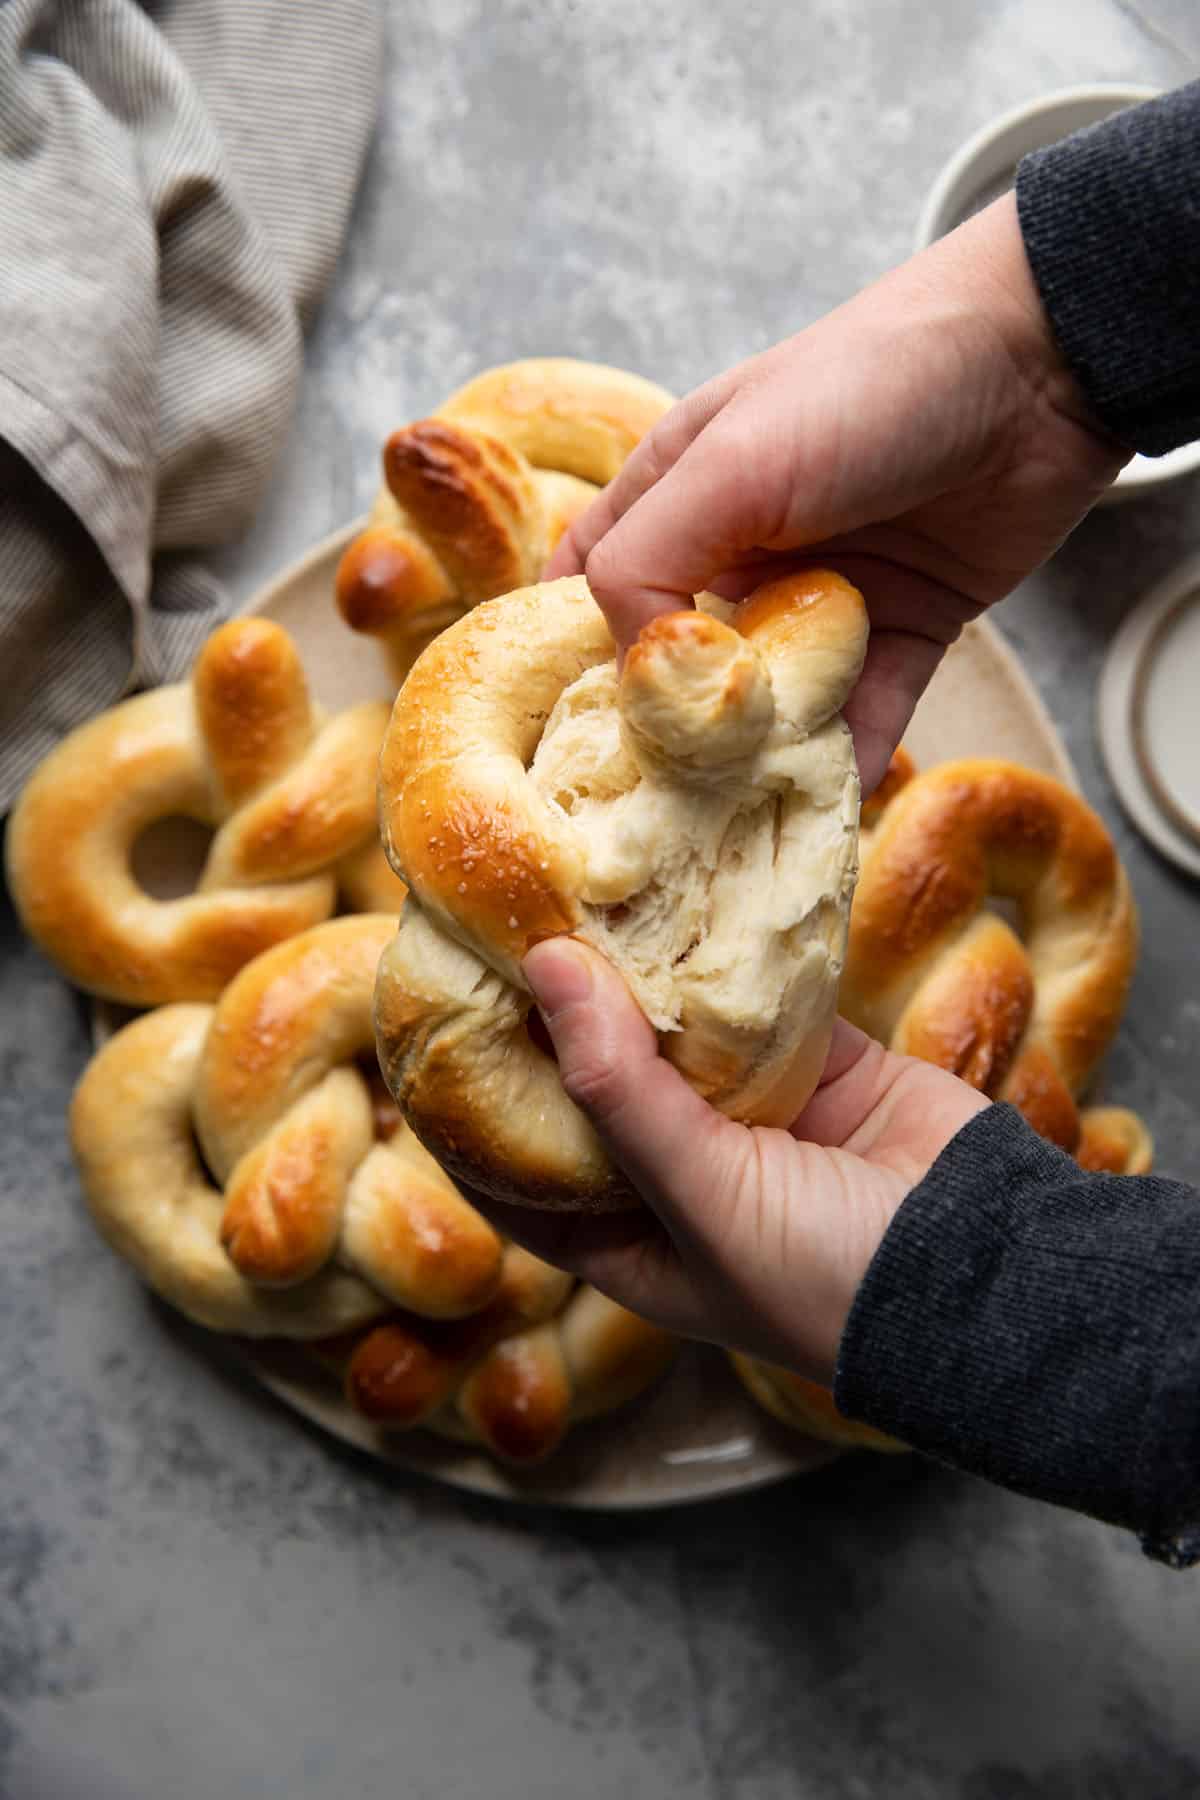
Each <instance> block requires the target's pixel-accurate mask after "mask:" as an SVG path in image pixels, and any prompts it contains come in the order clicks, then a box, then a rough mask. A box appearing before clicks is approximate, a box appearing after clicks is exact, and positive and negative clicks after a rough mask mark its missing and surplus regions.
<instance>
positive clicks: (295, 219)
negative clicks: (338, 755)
mask: <svg viewBox="0 0 1200 1800" xmlns="http://www.w3.org/2000/svg"><path fill="white" fill-rule="evenodd" d="M379 66H380V42H379V23H378V19H377V16H376V7H375V4H374V0H319V3H316V0H314V3H313V4H308V3H307V0H149V3H148V4H146V5H144V6H141V5H138V4H136V3H135V0H2V3H0V812H3V811H6V810H7V808H8V806H9V805H10V803H11V801H12V799H13V798H14V796H15V794H16V793H17V791H18V789H19V787H20V785H21V783H22V781H23V780H24V778H25V776H26V775H27V774H28V773H29V771H30V769H31V768H32V767H33V765H34V763H35V762H36V761H37V760H38V759H39V758H40V757H41V756H43V755H44V754H45V752H46V751H47V750H48V749H49V748H50V747H51V745H52V744H53V743H54V742H55V741H56V739H57V738H59V737H60V736H61V735H62V734H63V733H64V732H65V731H68V730H69V729H70V728H71V727H72V726H73V725H76V724H78V723H79V721H80V720H81V719H83V718H85V717H86V716H87V715H88V714H90V713H93V712H95V711H97V710H98V709H99V708H101V707H103V706H107V705H110V704H111V703H112V702H113V701H114V700H116V699H118V698H119V696H120V695H121V694H122V693H124V692H125V691H127V690H128V689H129V688H130V687H132V686H140V685H145V684H148V683H152V682H157V681H162V680H167V679H170V678H172V677H173V676H176V675H178V674H179V673H181V672H182V670H183V669H184V668H185V667H186V666H187V664H188V662H189V661H190V659H191V657H192V655H193V654H194V652H195V650H196V647H197V645H198V644H199V642H200V641H201V639H202V638H203V637H204V636H205V635H206V634H207V632H208V631H209V630H211V628H212V626H213V625H214V624H215V623H216V622H217V620H218V619H219V618H220V616H221V613H222V610H223V597H222V594H221V591H220V587H219V584H218V583H217V582H216V581H215V579H214V578H213V577H212V576H211V575H210V574H209V573H208V571H207V570H206V569H205V567H204V564H203V560H202V553H203V552H204V551H205V550H206V549H210V548H212V547H214V546H216V545H218V544H221V543H225V542H227V541H229V540H230V539H231V538H233V537H235V536H236V535H237V534H238V533H239V532H240V531H242V530H243V529H244V528H245V526H246V525H247V523H248V522H249V520H250V518H251V517H252V515H253V513H254V510H255V507H256V506H257V505H258V503H259V501H260V499H261V498H262V495H263V491H264V488H265V486H266V483H267V481H268V478H269V476H270V473H271V468H272V464H273V462H274V460H275V457H276V455H277V453H278V452H279V450H280V449H281V447H282V444H283V441H284V439H285V436H286V433H287V429H288V424H289V420H290V418H291V414H292V409H293V404H294V401H295V397H296V389H297V384H298V381H299V376H300V367H301V332H302V330H303V328H304V326H305V323H306V321H307V319H308V318H309V316H310V315H311V313H312V311H313V309H314V307H315V305H316V302H317V300H318V298H319V296H320V294H321V292H322V290H323V288H324V286H325V284H326V282H327V281H328V278H329V275H330V271H331V270H332V268H333V264H334V261H335V259H336V257H337V253H338V248H339V245H340V242H341V237H342V232H343V229H344V227H345V223H346V218H347V215H348V213H349V209H350V203H351V200H352V197H353V193H354V188H355V185H356V182H357V179H358V174H359V170H360V167H361V163H362V158H363V152H364V150H365V147H366V143H367V140H368V137H369V135H370V130H371V126H372V123H373V119H374V113H375V101H376V87H377V82H378V71H379Z"/></svg>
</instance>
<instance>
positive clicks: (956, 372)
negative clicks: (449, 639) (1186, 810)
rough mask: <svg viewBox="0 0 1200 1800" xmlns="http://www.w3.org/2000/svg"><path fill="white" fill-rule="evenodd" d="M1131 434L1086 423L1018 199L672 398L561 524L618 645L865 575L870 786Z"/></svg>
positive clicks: (865, 727) (554, 567)
mask: <svg viewBox="0 0 1200 1800" xmlns="http://www.w3.org/2000/svg"><path fill="white" fill-rule="evenodd" d="M1129 454H1130V453H1129V451H1127V450H1126V449H1124V448H1123V447H1122V446H1121V445H1119V444H1117V443H1115V442H1114V441H1113V440H1112V439H1111V438H1109V437H1107V436H1106V435H1105V434H1104V433H1103V432H1102V431H1101V429H1100V428H1099V427H1098V426H1097V425H1096V424H1095V423H1094V422H1093V421H1091V420H1090V419H1089V417H1088V414H1087V410H1086V406H1085V403H1084V401H1083V399H1082V396H1081V394H1080V392H1079V390H1078V389H1077V388H1076V386H1075V383H1074V381H1073V379H1072V377H1071V376H1070V374H1069V372H1068V370H1067V369H1066V367H1065V365H1064V364H1063V363H1062V361H1061V359H1060V357H1059V354H1058V351H1057V349H1056V347H1055V344H1054V341H1053V338H1052V336H1051V333H1050V329H1049V326H1048V323H1047V320H1046V316H1045V313H1044V312H1043V309H1042V305H1041V302H1040V300H1039V298H1038V293H1037V288H1036V286H1035V283H1034V280H1033V276H1032V273H1031V271H1030V269H1029V265H1028V262H1027V260H1026V256H1025V250H1024V246H1023V243H1022V240H1021V232H1020V227H1019V224H1018V222H1017V213H1016V202H1015V200H1014V198H1013V196H1012V195H1011V194H1010V195H1007V196H1005V197H1004V198H1003V199H1002V200H998V201H996V202H995V203H994V204H993V205H992V206H990V207H988V208H987V209H986V210H985V211H984V212H982V213H980V214H978V215H977V216H976V217H975V218H973V219H971V220H969V221H968V222H967V223H966V224H965V225H962V226H960V227H959V229H958V230H957V231H955V232H952V233H951V234H950V235H949V236H948V237H946V238H943V239H941V240H940V241H939V242H938V243H936V244H934V245H933V246H932V247H931V248H930V249H928V250H926V251H923V252H922V253H921V254H920V255H919V256H916V257H913V258H912V260H911V261H909V262H907V263H905V264H903V265H902V266H901V267H900V268H898V269H895V270H893V271H892V272H891V273H890V274H889V275H886V276H884V278H883V279H882V280H881V281H878V282H876V283H875V284H874V285H873V286H871V287H869V288H866V289H865V290H864V291H863V292H862V293H861V294H859V295H857V296H856V298H855V299H853V300H851V301H849V302H848V303H847V304H846V305H845V306H841V307H839V308H838V309H837V310H836V311H835V312H832V313H830V314H829V315H828V316H827V317H826V318H824V319H821V320H819V321H818V322H817V323H816V324H815V325H813V326H811V327H810V328H809V329H808V330H806V331H802V332H800V333H799V334H798V335H797V336H795V337H793V338H789V339H787V340H786V341H785V342H784V343H782V344H778V345H776V346H775V347H774V348H773V349H771V350H768V351H766V352H764V353H763V354H762V355H760V356H755V357H752V358H751V359H750V360H749V361H748V362H745V363H742V364H740V365H739V366H738V367H737V368H734V369H731V370H729V371H728V372H727V373H726V374H724V375H721V376H718V377H717V378H716V379H715V380H713V381H710V382H708V383H706V384H705V385H704V386H703V387H700V388H697V389H696V390H695V392H694V393H692V394H690V395H688V396H687V398H686V399H684V400H683V401H681V402H680V403H679V405H678V406H676V407H674V408H673V409H672V410H671V411H670V412H669V413H667V414H666V415H665V416H664V418H663V419H662V420H660V422H659V423H658V425H656V426H655V428H654V429H653V430H652V431H651V432H650V433H649V435H648V436H647V437H646V438H645V439H644V440H643V442H642V443H641V444H640V445H639V446H638V448H637V449H636V450H635V451H634V453H633V455H632V456H631V457H630V458H629V460H628V462H627V463H626V464H625V467H624V468H623V469H622V471H621V473H620V474H619V475H618V476H617V478H616V480H615V481H614V482H612V484H611V485H610V486H609V487H608V488H606V489H605V491H604V492H603V493H602V494H601V495H600V496H599V498H598V499H597V500H596V501H595V502H594V503H593V505H592V506H591V507H590V508H589V509H588V510H587V512H585V513H584V514H583V516H582V517H581V518H580V519H579V520H578V521H577V522H576V523H575V525H574V526H573V527H572V528H571V529H570V530H569V531H568V533H567V534H566V536H565V537H564V539H563V540H562V542H561V543H560V545H559V547H558V550H557V551H556V553H555V555H554V557H553V558H552V560H551V562H550V564H549V566H548V568H547V575H548V577H555V576H559V575H573V574H579V573H584V574H586V576H587V579H588V582H589V584H590V586H591V589H592V592H593V593H594V594H595V596H596V599H597V600H598V601H599V603H600V605H601V607H602V608H603V609H604V612H605V614H606V616H607V618H608V621H609V624H610V625H611V627H612V630H613V635H614V636H615V638H616V639H617V643H618V646H619V647H620V648H621V649H622V650H623V649H624V648H625V647H626V646H627V645H628V644H630V643H631V642H632V641H633V639H634V637H636V635H637V633H638V631H639V630H640V628H641V627H642V625H644V624H645V623H646V622H647V621H648V620H649V619H651V618H653V617H654V616H655V615H656V614H658V613H661V612H666V611H670V610H672V609H675V608H678V607H679V606H683V605H687V604H689V603H690V600H691V596H692V595H693V594H696V593H699V592H700V591H701V590H702V589H705V588H709V589H712V590H713V591H715V592H717V593H721V594H723V595H725V597H726V598H729V599H740V598H741V597H742V596H743V595H744V594H746V593H748V592H749V591H750V589H751V588H753V587H756V586H757V585H758V584H759V583H760V582H762V581H764V580H767V579H768V578H769V577H771V576H772V575H775V574H779V573H782V571H783V568H784V567H786V566H788V565H789V564H794V563H795V562H796V561H797V560H798V553H804V554H805V556H808V555H810V554H815V555H819V557H820V560H821V562H822V563H827V564H830V565H831V566H832V567H834V568H837V569H840V570H841V571H842V572H843V573H844V574H845V575H846V576H847V577H848V578H849V579H850V580H851V581H853V582H854V583H855V585H856V586H858V587H859V588H861V590H862V592H863V594H864V596H865V598H866V601H867V607H868V611H869V613H870V617H871V625H872V635H871V644H870V649H869V651H868V654H867V662H866V666H865V668H864V670H863V674H862V677H861V679H860V681H859V683H858V686H857V688H856V689H855V692H854V694H853V695H852V696H851V699H850V702H849V704H848V706H847V708H846V718H847V720H848V722H849V724H850V726H851V729H852V731H853V733H854V738H855V748H856V750H857V753H858V760H859V768H860V772H861V775H862V780H863V790H864V792H865V793H870V792H871V790H872V789H873V788H874V786H875V784H876V783H877V782H878V780H879V779H880V777H881V776H882V774H883V772H884V769H885V768H886V767H887V763H888V758H889V757H890V755H891V753H892V751H893V750H894V749H895V747H896V745H897V743H898V742H899V740H900V737H901V734H902V732H903V730H904V728H905V726H906V724H907V723H908V719H909V716H910V714H911V712H912V709H913V707H914V705H915V704H916V701H917V699H918V698H919V696H920V694H921V692H922V691H923V689H924V687H925V685H926V683H927V682H928V680H929V678H930V676H931V675H932V674H933V671H934V669H935V668H936V667H937V664H938V662H939V660H940V658H941V656H942V653H943V651H944V650H945V648H946V646H947V645H948V644H950V643H951V642H953V640H954V638H955V637H956V636H957V635H958V632H959V631H960V629H961V627H962V626H963V624H964V623H965V622H966V621H967V620H968V619H970V618H973V617H974V616H975V615H976V614H977V613H978V612H980V611H981V610H982V609H983V608H984V607H986V606H989V605H991V603H992V602H993V601H996V600H999V599H1000V598H1002V596H1003V595H1005V594H1007V593H1009V592H1010V591H1011V590H1012V589H1013V588H1014V587H1015V586H1016V585H1017V583H1018V582H1019V581H1021V580H1022V578H1023V577H1024V576H1026V575H1027V574H1028V573H1029V572H1030V570H1031V569H1033V568H1035V567H1036V566H1037V565H1038V564H1039V563H1040V562H1042V561H1044V559H1045V558H1046V557H1047V556H1049V555H1050V554H1051V552H1052V551H1053V550H1054V549H1055V548H1056V547H1057V545H1058V544H1059V543H1061V541H1062V539H1063V538H1064V537H1065V536H1066V535H1067V533H1068V532H1069V531H1070V530H1071V528H1072V527H1073V526H1074V525H1075V524H1076V523H1077V521H1078V520H1079V519H1080V518H1081V517H1082V516H1083V514H1084V513H1085V512H1086V511H1087V509H1088V508H1089V507H1090V506H1091V505H1092V504H1093V502H1094V501H1095V500H1096V499H1097V498H1098V496H1099V495H1100V494H1101V493H1102V492H1103V490H1104V489H1105V488H1106V487H1107V486H1108V485H1109V483H1110V482H1111V481H1112V479H1113V477H1114V476H1115V475H1116V474H1117V472H1118V470H1119V469H1120V467H1121V465H1122V463H1123V462H1125V461H1126V460H1127V459H1128V456H1129Z"/></svg>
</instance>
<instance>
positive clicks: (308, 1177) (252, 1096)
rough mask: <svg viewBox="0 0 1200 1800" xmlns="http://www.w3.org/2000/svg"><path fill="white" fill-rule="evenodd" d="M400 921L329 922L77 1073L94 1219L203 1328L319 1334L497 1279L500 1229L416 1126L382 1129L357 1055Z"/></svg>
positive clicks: (77, 1143) (79, 1133) (423, 1309)
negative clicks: (379, 970) (450, 1176)
mask: <svg viewBox="0 0 1200 1800" xmlns="http://www.w3.org/2000/svg"><path fill="white" fill-rule="evenodd" d="M393 929H394V920H393V919H392V918H390V917H372V916H363V917H351V918H344V919H334V920H331V921H329V922H328V923H326V924H322V925H318V926H316V927H314V928H313V929H312V930H310V931H307V932H304V933H302V934H301V935H300V936H298V937H296V938H293V939H291V940H290V941H288V942H287V943H284V944H279V945H277V946H276V947H275V948H274V949H272V950H269V951H267V952H265V953H264V954H263V955H262V956H260V957H258V958H257V959H256V960H255V961H254V962H253V963H251V964H249V965H248V966H247V967H246V968H245V969H243V970H242V971H241V973H240V974H239V975H238V976H237V977H236V978H235V980H234V981H233V982H232V983H231V984H230V986H229V987H228V988H227V989H226V991H225V993H224V994H223V995H222V997H221V1000H220V1002H219V1003H218V1005H217V1006H216V1007H207V1006H185V1005H175V1006H167V1007H163V1008H160V1009H158V1010H157V1011H154V1012H151V1013H147V1014H146V1015H144V1016H143V1017H141V1018H138V1019H135V1020H134V1022H133V1023H132V1024H130V1025H127V1026H125V1027H124V1029H123V1030H121V1031H119V1032H118V1033H117V1034H116V1035H115V1036H114V1037H113V1038H111V1039H110V1040H109V1042H108V1043H107V1044H106V1045H105V1046H104V1047H103V1048H102V1049H101V1050H100V1051H99V1053H98V1054H97V1056H96V1057H95V1058H94V1059H93V1061H92V1062H91V1064H90V1065H89V1067H88V1068H87V1070H86V1071H85V1073H84V1076H83V1078H82V1080H81V1082H80V1084H79V1087H78V1089H77V1090H76V1094H75V1098H74V1101H73V1103H72V1108H71V1139H72V1145H73V1148H74V1151H75V1157H76V1161H77V1163H78V1165H79V1169H80V1173H81V1176H82V1179H83V1185H84V1191H85V1193H86V1195H87V1198H88V1202H89V1205H90V1207H91V1210H92V1213H93V1216H94V1217H95V1219H96V1222H97V1224H98V1225H99V1227H100V1229H101V1231H102V1232H103V1233H104V1235H105V1236H106V1237H107V1238H108V1239H109V1240H110V1242H112V1243H113V1244H114V1245H115V1247H116V1248H117V1249H118V1250H119V1251H120V1252H121V1253H122V1254H123V1255H124V1256H126V1257H127V1258H128V1260H129V1261H130V1262H132V1263H133V1265H134V1266H135V1268H137V1269H138V1271H139V1273H140V1274H141V1275H142V1277H143V1278H144V1279H145V1280H146V1281H147V1282H149V1284H150V1285H151V1286H152V1287H154V1288H155V1289H156V1290H157V1291H158V1292H159V1293H160V1294H161V1295H162V1296H163V1298H164V1299H167V1300H169V1301H170V1302H171V1303H172V1304H173V1305H175V1306H177V1307H178V1308H179V1309H180V1310H181V1311H182V1312H184V1313H186V1314H187V1315H188V1316H189V1317H190V1318H193V1319H195V1320H196V1321H197V1322H198V1323H200V1324H202V1325H206V1326H209V1327H210V1328H212V1329H214V1330H218V1331H232V1332H238V1333H240V1334H242V1335H246V1336H268V1335H269V1336H282V1337H298V1338H319V1337H324V1336H327V1335H329V1334H330V1333H332V1332H337V1331H341V1330H343V1329H346V1328H348V1327H350V1326H353V1325H356V1324H359V1323H362V1322H364V1321H366V1320H369V1319H372V1318H375V1317H377V1316H379V1315H380V1314H381V1313H384V1312H385V1311H387V1310H388V1308H389V1307H390V1306H392V1305H401V1306H404V1307H406V1308H409V1309H411V1310H413V1311H415V1312H418V1313H422V1314H428V1315H430V1316H433V1317H439V1318H457V1317H459V1316H461V1315H463V1314H466V1313H468V1312H471V1311H474V1310H476V1309H478V1308H479V1307H481V1306H483V1305H485V1304H486V1303H487V1302H488V1300H489V1299H490V1298H491V1296H492V1294H493V1292H494V1291H495V1290H496V1287H497V1284H498V1282H499V1280H500V1274H501V1243H500V1240H499V1238H498V1237H497V1235H496V1233H495V1232H494V1231H493V1230H492V1228H491V1226H490V1225H488V1224H487V1223H486V1221H485V1220H484V1219H483V1218H481V1217H480V1215H479V1214H478V1213H477V1212H476V1211H475V1210H474V1208H473V1207H471V1206H469V1205H468V1204H467V1202H466V1201H465V1200H464V1199H463V1198H462V1197H461V1195H459V1194H458V1193H457V1191H456V1190H455V1189H454V1188H453V1187H452V1186H451V1184H450V1183H449V1181H447V1179H446V1178H445V1176H444V1175H443V1174H442V1172H441V1170H440V1169H439V1168H438V1167H437V1165H436V1163H434V1162H433V1160H432V1158H431V1157H430V1156H429V1155H428V1154H427V1153H426V1152H425V1151H424V1150H423V1149H422V1148H421V1145H420V1144H419V1143H418V1142H417V1140H416V1139H415V1138H414V1137H413V1135H412V1133H411V1132H410V1131H408V1130H406V1129H405V1128H403V1127H401V1128H400V1129H399V1130H398V1131H396V1132H395V1134H394V1135H391V1136H390V1137H389V1138H388V1139H387V1140H386V1141H380V1139H379V1137H378V1134H377V1131H376V1128H375V1126H376V1118H375V1110H374V1107H373V1102H372V1097H371V1093H370V1089H369V1086H368V1083H367V1081H366V1079H365V1077H364V1075H363V1074H362V1073H361V1071H360V1069H359V1068H358V1066H357V1065H356V1062H355V1059H356V1058H358V1057H361V1056H364V1055H367V1054H369V1052H370V1050H371V1046H372V1023H371V993H372V987H373V983H374V977H375V967H376V964H377V962H378V960H379V953H380V951H381V950H382V948H383V946H384V944H385V943H386V942H387V940H388V938H389V937H390V936H391V933H392V931H393ZM197 1145H198V1146H199V1149H200V1151H202V1152H203V1156H204V1161H203V1162H201V1160H200V1155H199V1154H198V1150H197Z"/></svg>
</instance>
